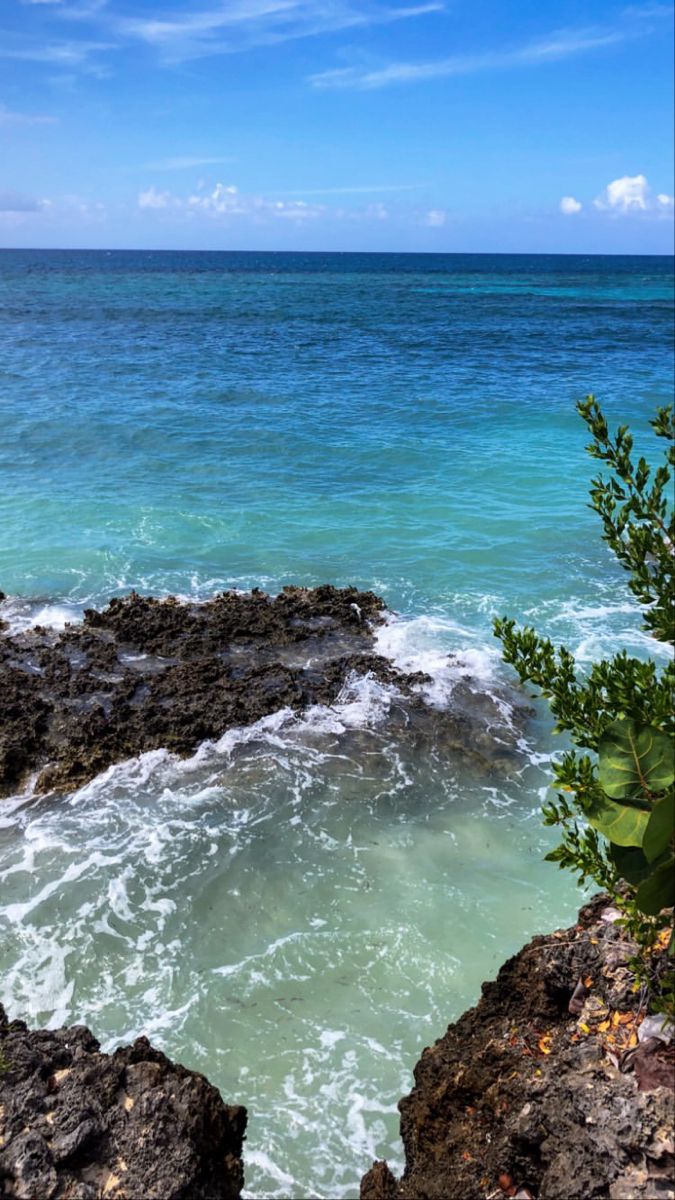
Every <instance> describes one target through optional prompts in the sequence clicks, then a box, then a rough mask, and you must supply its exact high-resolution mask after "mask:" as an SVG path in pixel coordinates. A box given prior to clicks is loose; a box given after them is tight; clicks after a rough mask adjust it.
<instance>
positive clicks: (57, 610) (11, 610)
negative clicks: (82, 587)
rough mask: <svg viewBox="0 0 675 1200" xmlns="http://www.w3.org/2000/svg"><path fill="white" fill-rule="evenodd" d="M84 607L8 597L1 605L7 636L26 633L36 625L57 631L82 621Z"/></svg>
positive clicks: (0, 611)
mask: <svg viewBox="0 0 675 1200" xmlns="http://www.w3.org/2000/svg"><path fill="white" fill-rule="evenodd" d="M83 613H84V607H83V606H82V605H80V604H68V603H59V604H52V603H49V602H44V601H40V600H25V599H23V598H22V597H19V596H8V597H7V599H6V600H3V602H2V604H0V618H1V619H2V620H3V621H4V622H5V628H4V629H3V630H2V632H3V634H4V635H5V636H12V635H14V634H17V633H25V632H26V630H28V629H35V627H36V625H41V626H44V627H45V628H46V629H55V630H57V631H60V630H63V629H65V627H66V625H73V624H78V623H79V622H81V621H82V617H83Z"/></svg>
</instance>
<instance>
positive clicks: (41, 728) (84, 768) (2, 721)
mask: <svg viewBox="0 0 675 1200" xmlns="http://www.w3.org/2000/svg"><path fill="white" fill-rule="evenodd" d="M384 619H385V607H384V602H383V601H382V600H381V599H380V598H379V597H378V596H376V595H374V593H373V592H360V591H357V590H356V588H335V587H332V586H331V585H328V584H327V585H324V586H322V587H317V588H312V589H308V588H298V587H287V588H284V590H283V591H282V592H281V593H280V594H279V595H278V596H276V597H271V596H268V595H266V594H265V593H264V592H261V591H259V590H257V589H254V590H253V591H252V592H250V593H240V592H223V593H222V594H220V595H218V596H216V597H214V599H212V600H209V601H207V602H205V603H200V604H198V603H186V602H181V601H178V600H176V599H174V598H172V597H169V598H167V599H165V600H156V599H153V598H152V597H148V596H139V595H138V594H137V593H135V592H132V593H131V594H130V595H128V596H125V597H122V598H118V599H114V600H111V601H110V604H109V605H108V606H107V607H106V608H104V609H103V610H101V611H97V610H94V609H90V610H88V611H87V612H85V614H84V621H83V622H82V623H81V624H72V625H67V626H66V628H65V629H64V630H63V631H56V630H54V629H47V628H42V627H40V626H36V627H34V628H31V629H28V630H26V631H24V632H22V633H15V634H10V633H9V632H8V630H7V629H5V630H4V632H2V631H1V630H0V697H1V701H2V702H1V703H0V796H1V795H6V794H9V793H12V792H14V791H17V790H18V789H19V788H20V787H21V786H22V785H23V784H24V783H25V782H26V781H27V779H28V778H29V777H30V776H31V775H35V776H36V782H35V790H36V791H37V792H45V791H51V790H60V791H67V790H71V789H73V788H75V787H79V786H80V785H82V784H84V783H86V782H87V781H88V780H90V779H92V778H93V777H94V776H95V775H97V774H98V773H99V772H101V771H103V770H105V768H106V767H109V766H111V765H112V764H113V763H116V762H120V761H123V760H124V759H127V758H131V757H133V756H135V755H136V754H139V753H142V752H144V751H148V750H158V749H166V750H169V751H171V752H173V753H175V754H178V755H187V754H190V753H191V752H193V751H194V750H195V749H196V748H197V746H198V745H199V744H200V742H203V741H205V740H208V739H217V738H218V737H220V736H221V735H222V734H223V733H224V732H225V731H226V730H227V729H230V728H232V727H233V726H238V725H250V724H252V723H253V722H255V721H257V720H259V719H260V718H262V717H266V716H269V715H270V714H271V713H273V712H276V711H278V710H279V709H283V708H290V709H293V710H296V711H301V710H303V709H305V708H307V707H309V706H310V705H314V704H332V703H334V702H335V701H336V699H337V698H338V696H339V694H340V692H341V690H342V688H343V687H344V685H345V683H346V682H347V681H348V680H349V678H350V677H351V676H353V675H359V676H364V675H367V674H370V675H371V676H374V677H375V678H376V679H378V680H379V681H381V682H383V683H386V684H393V685H395V687H396V689H397V690H398V692H399V693H400V695H401V696H402V697H403V696H405V697H407V699H408V700H409V702H410V704H409V708H408V710H407V711H406V712H405V713H399V714H398V717H396V714H393V717H392V719H393V720H394V721H396V720H397V719H398V722H399V728H400V731H401V733H402V736H405V737H407V738H413V737H421V738H427V739H433V742H434V745H436V746H440V747H443V746H445V747H446V748H447V749H448V750H450V751H451V752H455V751H456V752H458V753H461V754H463V755H465V756H468V757H469V758H473V760H474V761H476V762H480V764H481V765H482V766H483V767H486V766H487V767H488V768H490V767H493V766H494V767H499V769H501V770H503V769H504V766H505V760H508V759H509V756H510V755H512V754H513V749H514V747H515V746H516V745H517V740H518V736H519V732H520V729H521V725H522V722H524V720H525V719H526V718H527V717H528V716H529V713H530V711H531V710H530V708H529V706H528V705H527V704H526V703H524V702H523V700H522V696H518V695H517V694H516V693H509V696H508V704H507V706H504V705H503V704H502V703H501V697H499V696H493V695H487V694H485V690H484V689H483V688H482V687H478V688H472V687H471V685H470V681H467V680H466V679H458V683H457V688H456V690H455V692H454V693H453V697H454V702H453V708H452V712H447V713H446V712H439V711H438V710H435V709H434V708H433V706H429V705H426V704H424V702H423V701H422V699H421V698H420V696H419V694H418V692H419V687H420V685H421V684H423V683H424V681H425V680H426V676H424V675H421V674H420V673H412V674H406V673H405V672H402V671H399V670H397V669H396V668H395V667H394V666H392V663H391V662H390V661H389V660H388V659H387V658H384V657H383V656H382V655H380V654H377V653H376V647H375V630H376V628H377V626H378V625H379V624H381V623H382V622H383V621H384ZM0 624H1V623H0ZM505 711H506V712H507V714H509V715H508V716H507V718H506V719H505V717H504V712H505ZM512 715H513V717H514V718H515V719H516V724H517V728H516V727H515V726H513V727H512Z"/></svg>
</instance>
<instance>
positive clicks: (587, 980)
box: [584, 975, 593, 988]
mask: <svg viewBox="0 0 675 1200" xmlns="http://www.w3.org/2000/svg"><path fill="white" fill-rule="evenodd" d="M584 987H587V988H592V987H593V976H592V975H587V976H586V978H585V979H584Z"/></svg>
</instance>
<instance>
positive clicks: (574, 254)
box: [0, 246, 675, 258]
mask: <svg viewBox="0 0 675 1200" xmlns="http://www.w3.org/2000/svg"><path fill="white" fill-rule="evenodd" d="M26 252H28V253H41V254H50V253H51V254H323V255H327V254H372V255H379V256H380V257H381V256H382V255H385V254H386V255H392V256H393V255H396V256H398V257H399V258H401V257H403V256H410V257H413V256H414V257H417V258H419V257H421V256H422V255H428V256H439V255H442V256H444V257H446V258H449V257H452V256H453V255H455V256H459V255H464V256H471V255H472V256H474V257H476V258H478V257H485V258H495V257H498V256H503V257H509V258H675V250H671V251H656V250H642V251H637V250H632V251H626V250H620V251H602V252H599V251H593V250H297V249H296V250H254V249H246V250H242V249H222V248H219V249H206V248H204V249H202V248H199V249H195V248H192V247H187V246H160V247H152V246H0V254H12V253H26Z"/></svg>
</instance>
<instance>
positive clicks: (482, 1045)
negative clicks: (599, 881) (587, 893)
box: [361, 897, 675, 1200]
mask: <svg viewBox="0 0 675 1200" xmlns="http://www.w3.org/2000/svg"><path fill="white" fill-rule="evenodd" d="M618 915H619V914H618V913H617V912H616V910H611V909H610V908H609V906H608V901H607V898H606V897H597V898H596V899H595V900H594V901H593V902H591V904H589V905H587V906H586V908H584V909H582V911H581V913H580V916H579V923H578V925H577V926H576V927H574V928H572V929H569V930H564V931H560V932H557V933H554V934H552V935H550V936H547V937H536V938H534V940H533V941H532V942H531V943H530V944H529V945H528V946H526V947H525V948H524V949H523V950H521V951H520V953H519V954H517V955H516V956H515V957H514V958H512V959H510V960H509V961H508V962H507V963H506V964H505V965H504V966H503V967H502V969H501V971H500V972H499V975H498V977H497V980H496V981H495V982H492V983H487V984H484V985H483V995H482V998H481V1000H480V1002H479V1003H478V1005H477V1006H476V1008H473V1009H470V1010H469V1011H468V1012H466V1013H465V1014H464V1015H463V1016H462V1017H460V1019H459V1020H458V1021H457V1022H456V1023H455V1024H453V1025H450V1026H449V1028H448V1030H447V1032H446V1034H445V1036H444V1037H442V1038H441V1039H440V1040H439V1041H437V1042H436V1043H435V1045H433V1046H432V1047H430V1048H428V1049H426V1050H425V1051H424V1053H423V1054H422V1057H421V1059H420V1061H419V1062H418V1064H417V1066H416V1068H415V1087H414V1089H413V1091H412V1092H411V1093H410V1095H409V1096H407V1097H406V1098H405V1099H404V1100H402V1101H401V1103H400V1105H399V1108H400V1111H401V1136H402V1138H403V1144H404V1147H405V1157H406V1167H405V1171H404V1174H403V1177H402V1178H401V1180H397V1179H396V1178H395V1177H394V1175H393V1174H392V1172H391V1171H390V1170H389V1168H388V1167H387V1165H386V1163H381V1162H380V1163H375V1164H374V1165H373V1167H372V1168H371V1170H370V1171H369V1172H368V1174H367V1175H366V1176H365V1177H364V1179H363V1182H362V1187H361V1198H362V1200H450V1198H452V1200H486V1198H487V1197H492V1198H494V1200H497V1198H501V1200H506V1197H507V1196H512V1197H516V1198H519V1200H527V1198H528V1197H534V1198H535V1200H596V1198H597V1200H600V1197H602V1198H603V1200H666V1198H671V1197H673V1196H675V1159H674V1157H673V1151H674V1147H673V1087H674V1085H675V1047H674V1046H673V1043H672V1040H671V1041H670V1042H669V1041H668V1032H667V1026H666V1027H665V1031H664V1028H663V1020H662V1019H659V1018H651V1017H650V1018H648V1019H645V1004H644V996H643V994H642V992H641V991H640V990H639V989H638V990H637V991H636V990H634V976H633V974H632V972H631V971H630V970H629V968H628V966H627V963H628V961H629V959H630V958H631V956H632V954H633V953H634V952H635V949H636V948H635V946H634V945H633V944H632V943H631V942H630V941H629V940H628V939H627V937H626V935H625V933H624V932H623V930H622V929H621V928H620V927H619V926H618V925H617V924H616V918H617V917H618Z"/></svg>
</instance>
